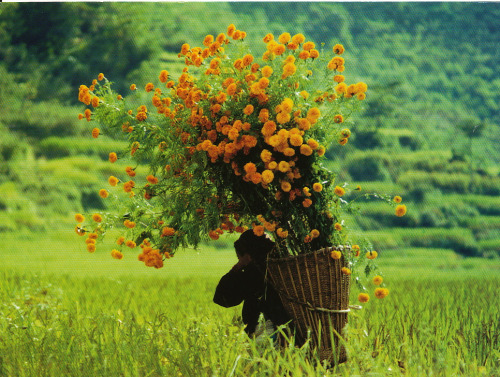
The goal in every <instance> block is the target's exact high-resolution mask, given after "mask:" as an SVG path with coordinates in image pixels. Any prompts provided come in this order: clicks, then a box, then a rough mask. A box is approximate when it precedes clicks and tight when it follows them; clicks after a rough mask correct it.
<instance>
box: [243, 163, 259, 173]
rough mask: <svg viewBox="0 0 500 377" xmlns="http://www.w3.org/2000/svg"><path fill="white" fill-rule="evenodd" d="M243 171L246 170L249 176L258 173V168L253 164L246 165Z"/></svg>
mask: <svg viewBox="0 0 500 377" xmlns="http://www.w3.org/2000/svg"><path fill="white" fill-rule="evenodd" d="M243 169H244V170H245V172H246V173H247V174H252V173H255V172H257V167H256V166H255V164H254V163H253V162H248V163H246V164H245V166H244V167H243Z"/></svg>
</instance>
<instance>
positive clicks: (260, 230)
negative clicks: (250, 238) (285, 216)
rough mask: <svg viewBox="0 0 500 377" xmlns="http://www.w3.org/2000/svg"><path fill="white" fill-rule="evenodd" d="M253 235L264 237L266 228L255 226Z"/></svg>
mask: <svg viewBox="0 0 500 377" xmlns="http://www.w3.org/2000/svg"><path fill="white" fill-rule="evenodd" d="M253 233H254V234H255V235H256V236H258V237H260V236H263V235H264V226H262V225H256V226H254V227H253Z"/></svg>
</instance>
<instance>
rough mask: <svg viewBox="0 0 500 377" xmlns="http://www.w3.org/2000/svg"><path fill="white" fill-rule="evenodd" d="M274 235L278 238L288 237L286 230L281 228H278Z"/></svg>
mask: <svg viewBox="0 0 500 377" xmlns="http://www.w3.org/2000/svg"><path fill="white" fill-rule="evenodd" d="M276 234H277V235H278V237H280V238H287V237H288V230H283V228H278V229H277V230H276Z"/></svg>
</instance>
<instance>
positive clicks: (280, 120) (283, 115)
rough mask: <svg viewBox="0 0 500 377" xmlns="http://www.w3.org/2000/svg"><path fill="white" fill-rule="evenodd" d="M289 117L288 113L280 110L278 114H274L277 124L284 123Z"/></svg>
mask: <svg viewBox="0 0 500 377" xmlns="http://www.w3.org/2000/svg"><path fill="white" fill-rule="evenodd" d="M290 119H291V116H290V114H288V113H285V112H281V113H279V114H278V115H276V121H277V122H278V123H279V124H285V123H288V122H289V121H290Z"/></svg>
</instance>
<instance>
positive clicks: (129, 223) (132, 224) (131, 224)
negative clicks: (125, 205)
mask: <svg viewBox="0 0 500 377" xmlns="http://www.w3.org/2000/svg"><path fill="white" fill-rule="evenodd" d="M123 225H124V226H125V227H127V228H129V229H133V228H135V222H134V221H130V220H125V221H124V222H123Z"/></svg>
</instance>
